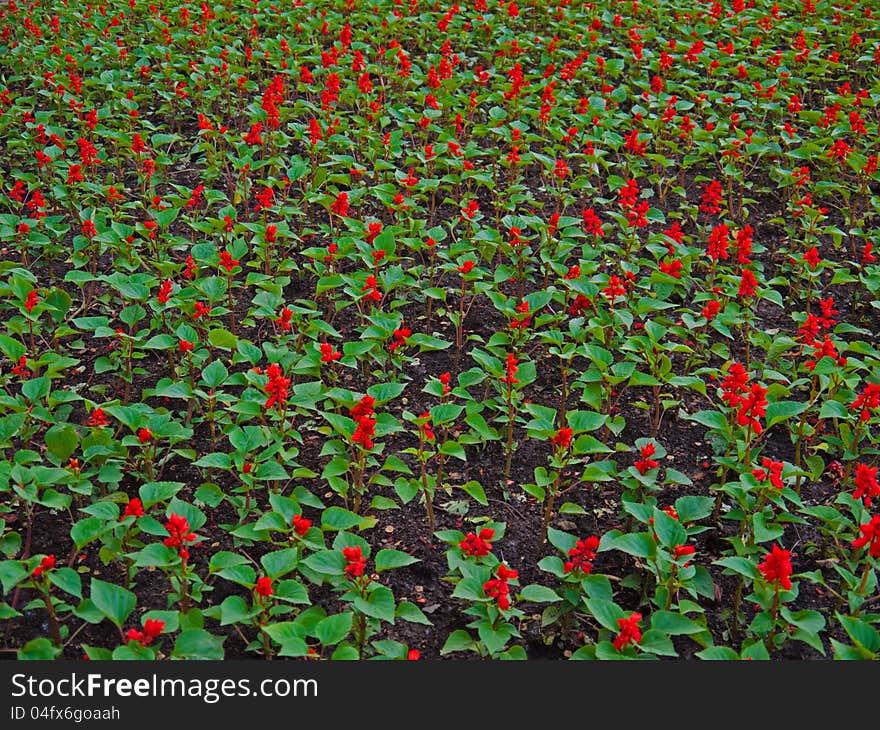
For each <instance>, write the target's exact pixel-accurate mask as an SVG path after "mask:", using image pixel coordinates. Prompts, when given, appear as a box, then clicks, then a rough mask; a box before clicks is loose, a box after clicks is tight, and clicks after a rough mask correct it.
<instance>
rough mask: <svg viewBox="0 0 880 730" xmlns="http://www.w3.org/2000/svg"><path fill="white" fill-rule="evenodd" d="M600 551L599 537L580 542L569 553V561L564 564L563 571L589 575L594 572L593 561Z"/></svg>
mask: <svg viewBox="0 0 880 730" xmlns="http://www.w3.org/2000/svg"><path fill="white" fill-rule="evenodd" d="M598 549H599V538H598V537H595V536H591V537H588V538H587V539H586V540H578V541H577V543H576V544H575V546H574V547H573V548H571V549H570V550H569V551H568V557H569V559H568V560H567V561H565V563H564V564H563V566H562V569H563V571H564V572H565V573H571V572H572V571H576V572H580V573H583V574H584V575H589V574H590V573H591V572H592V570H593V560H595V558H596V550H598Z"/></svg>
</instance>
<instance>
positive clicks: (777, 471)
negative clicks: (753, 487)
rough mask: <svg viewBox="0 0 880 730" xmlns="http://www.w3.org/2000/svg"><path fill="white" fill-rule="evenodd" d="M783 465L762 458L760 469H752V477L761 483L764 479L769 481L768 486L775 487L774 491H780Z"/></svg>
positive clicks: (779, 462)
mask: <svg viewBox="0 0 880 730" xmlns="http://www.w3.org/2000/svg"><path fill="white" fill-rule="evenodd" d="M783 466H784V464H783V463H782V462H781V461H773V459H770V458H768V457H766V456H765V457H764V458H762V459H761V467H762V468H760V469H753V470H752V476H754V477H755V479H757V480H758V481H759V482H763V481H765V480H766V479H769V480H770V484H771V485H773V486H774V487H776V489H782V486H783V484H782V468H783Z"/></svg>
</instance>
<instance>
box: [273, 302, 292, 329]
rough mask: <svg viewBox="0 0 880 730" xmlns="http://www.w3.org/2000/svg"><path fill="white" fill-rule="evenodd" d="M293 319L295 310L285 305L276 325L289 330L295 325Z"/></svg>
mask: <svg viewBox="0 0 880 730" xmlns="http://www.w3.org/2000/svg"><path fill="white" fill-rule="evenodd" d="M291 319H293V310H292V309H290V308H288V307H284V308H282V310H281V313H280V314H279V315H278V318H277V319H276V320H275V325H276V326H278V327H280V328H281V329H282V330H283V331H285V332H288V331H289V330H290V329H291V328H292V327H293V325H292V324H291Z"/></svg>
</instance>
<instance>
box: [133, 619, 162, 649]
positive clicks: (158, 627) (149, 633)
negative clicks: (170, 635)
mask: <svg viewBox="0 0 880 730" xmlns="http://www.w3.org/2000/svg"><path fill="white" fill-rule="evenodd" d="M163 631H165V622H164V621H161V620H159V619H156V618H148V619H147V620H146V621H144V630H143V631H138V630H137V629H129V630H128V632H127V633H126V634H125V640H126V641H137V642H140V645H141V646H147V645H148V644H150V643H152V641H153V640H154V639H156V638H158V637H159V635H160V634H161V633H162V632H163Z"/></svg>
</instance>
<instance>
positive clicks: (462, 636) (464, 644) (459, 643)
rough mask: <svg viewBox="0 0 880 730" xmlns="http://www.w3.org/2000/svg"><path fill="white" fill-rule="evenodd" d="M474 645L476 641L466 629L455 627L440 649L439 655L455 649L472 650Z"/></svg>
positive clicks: (449, 652)
mask: <svg viewBox="0 0 880 730" xmlns="http://www.w3.org/2000/svg"><path fill="white" fill-rule="evenodd" d="M475 647H476V642H475V641H474V640H473V638H472V637H471V635H470V634H469V633H468V632H467V631H465V630H464V629H456V630H455V631H453V632H452V633H451V634H450V635H449V636H448V637H447V639H446V641H445V642H444V644H443V647H442V648H441V649H440V655H441V656H445V655H446V654H451V653H452V652H455V651H472V650H473V649H474V648H475Z"/></svg>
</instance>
